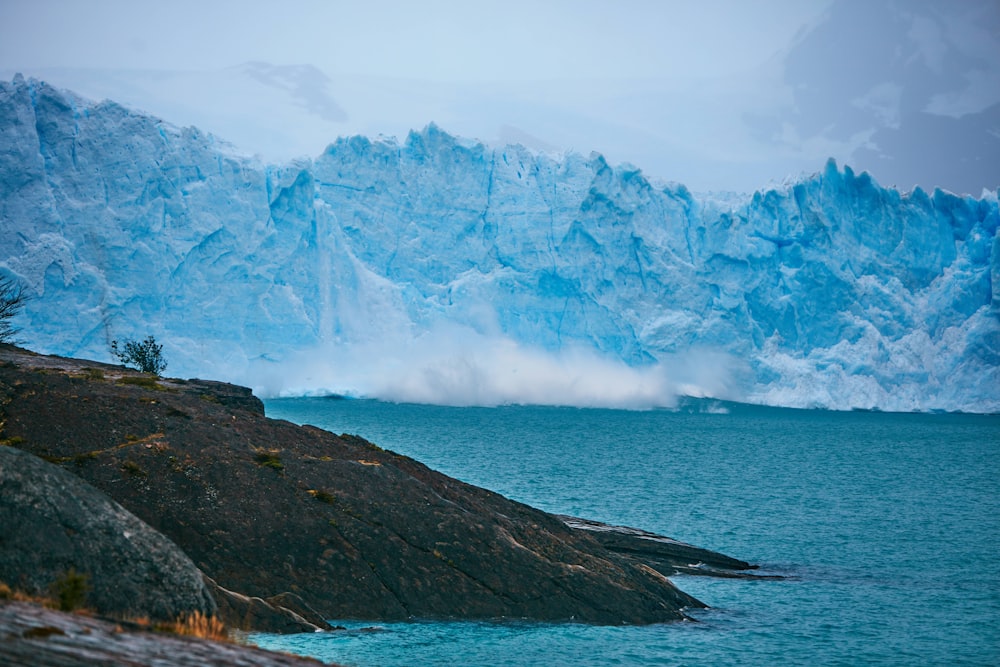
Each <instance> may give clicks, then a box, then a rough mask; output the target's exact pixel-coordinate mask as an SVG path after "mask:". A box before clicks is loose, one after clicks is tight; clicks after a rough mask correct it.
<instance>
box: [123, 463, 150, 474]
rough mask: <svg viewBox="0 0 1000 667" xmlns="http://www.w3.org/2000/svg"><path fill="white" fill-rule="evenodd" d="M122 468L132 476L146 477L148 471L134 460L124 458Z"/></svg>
mask: <svg viewBox="0 0 1000 667" xmlns="http://www.w3.org/2000/svg"><path fill="white" fill-rule="evenodd" d="M122 470H123V471H124V472H127V473H128V474H130V475H132V476H133V477H148V475H149V474H148V473H147V472H146V471H145V470H143V469H142V467H141V466H140V465H139V464H138V463H136V462H135V461H129V460H126V461H124V462H123V463H122Z"/></svg>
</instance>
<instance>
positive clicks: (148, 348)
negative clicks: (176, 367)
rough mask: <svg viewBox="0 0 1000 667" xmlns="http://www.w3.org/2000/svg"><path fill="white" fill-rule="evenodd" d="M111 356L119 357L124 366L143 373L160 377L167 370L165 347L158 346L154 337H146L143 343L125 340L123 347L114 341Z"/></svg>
mask: <svg viewBox="0 0 1000 667" xmlns="http://www.w3.org/2000/svg"><path fill="white" fill-rule="evenodd" d="M111 354H113V355H114V356H116V357H118V360H119V361H121V362H122V363H123V364H124V365H126V366H130V367H132V368H135V369H137V370H140V371H142V372H143V373H152V374H153V375H159V374H160V373H162V372H163V371H165V370H166V369H167V362H166V361H165V360H164V358H163V346H162V345H158V344H157V342H156V339H155V338H154V337H153V336H146V339H145V340H143V341H142V342H137V341H134V340H131V339H125V340H123V341H122V344H121V346H119V345H118V341H117V340H113V341H111Z"/></svg>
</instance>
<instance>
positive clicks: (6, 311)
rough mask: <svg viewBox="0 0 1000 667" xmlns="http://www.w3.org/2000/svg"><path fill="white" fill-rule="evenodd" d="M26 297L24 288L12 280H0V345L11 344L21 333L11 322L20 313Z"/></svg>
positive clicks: (26, 299)
mask: <svg viewBox="0 0 1000 667" xmlns="http://www.w3.org/2000/svg"><path fill="white" fill-rule="evenodd" d="M27 301H28V297H27V295H25V293H24V287H22V286H21V283H20V282H18V281H17V280H14V279H13V278H0V343H13V342H15V340H14V337H15V336H16V335H17V334H18V333H19V332H20V331H21V330H20V329H19V328H18V327H15V326H14V324H13V322H12V321H11V320H13V319H14V317H15V316H16V315H17V314H18V313H19V312H21V309H22V308H24V304H25V303H27Z"/></svg>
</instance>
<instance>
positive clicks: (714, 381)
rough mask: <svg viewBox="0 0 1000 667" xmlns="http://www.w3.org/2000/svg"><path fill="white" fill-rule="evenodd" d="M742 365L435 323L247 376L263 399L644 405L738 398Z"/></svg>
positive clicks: (260, 367) (259, 368) (706, 356)
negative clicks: (525, 340)
mask: <svg viewBox="0 0 1000 667" xmlns="http://www.w3.org/2000/svg"><path fill="white" fill-rule="evenodd" d="M738 368H739V363H738V362H737V361H736V360H734V359H733V358H732V357H730V356H728V355H725V354H720V353H717V352H713V351H711V350H698V351H692V352H689V353H687V354H684V355H677V356H675V357H673V358H670V359H668V360H666V361H661V362H658V363H655V364H650V365H646V366H639V367H636V366H629V365H628V364H626V363H624V362H623V361H620V360H617V359H612V358H610V357H607V356H602V355H600V354H598V353H597V352H595V351H593V350H588V349H584V348H581V347H574V348H567V349H563V350H559V351H549V350H544V349H541V348H535V347H529V346H525V345H522V344H520V343H518V342H516V341H514V340H512V339H510V338H507V337H504V336H499V335H484V334H480V333H476V332H469V331H457V330H450V331H440V330H439V331H435V332H430V333H426V334H423V335H421V336H418V337H415V338H408V339H402V338H396V339H394V340H389V341H385V342H371V343H367V344H353V345H346V346H341V345H328V346H324V347H321V348H319V349H314V350H311V351H309V352H303V353H300V354H297V355H295V356H293V357H292V358H290V359H288V360H287V361H283V362H281V363H280V364H275V363H270V362H257V363H252V364H251V365H250V367H249V368H248V370H247V373H246V377H245V380H244V382H245V383H246V384H249V385H250V386H252V387H253V388H254V391H255V393H257V394H258V395H259V396H262V397H265V398H271V397H292V396H316V395H329V394H339V395H344V396H351V397H357V398H377V399H380V400H385V401H392V402H397V403H424V404H434V405H446V406H497V405H561V406H573V407H604V408H623V409H639V410H642V409H650V408H670V407H674V406H675V405H676V403H677V399H678V397H680V396H694V397H699V398H702V397H712V398H724V399H731V400H739V397H740V396H739V392H738V391H737V390H736V388H735V386H736V385H735V378H736V376H737V373H736V372H735V369H738Z"/></svg>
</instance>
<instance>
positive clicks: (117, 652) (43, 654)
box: [0, 601, 320, 667]
mask: <svg viewBox="0 0 1000 667" xmlns="http://www.w3.org/2000/svg"><path fill="white" fill-rule="evenodd" d="M0 664H3V665H5V666H8V667H81V666H90V665H93V666H94V667H140V666H144V665H149V666H150V667H152V666H154V665H155V666H156V667H232V666H233V665H240V666H245V667H315V666H316V665H319V664H320V663H319V662H317V661H315V660H311V659H308V658H298V657H295V656H291V655H287V654H284V653H274V652H271V651H264V650H261V649H258V648H254V647H251V646H242V645H240V644H233V643H227V642H216V641H208V640H205V639H196V638H193V637H182V636H177V635H171V634H164V633H162V632H151V631H149V630H148V629H142V628H140V627H137V626H135V625H134V624H130V623H124V622H112V621H108V620H104V619H100V618H92V617H88V616H80V615H77V614H65V613H61V612H58V611H53V610H51V609H46V608H44V607H40V606H38V605H35V604H31V603H27V602H3V601H0Z"/></svg>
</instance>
